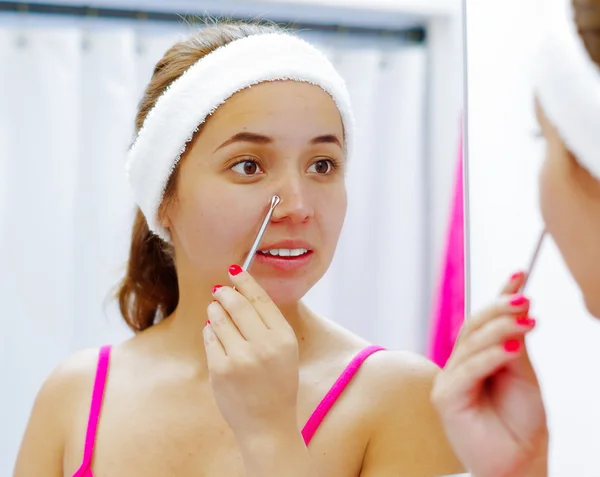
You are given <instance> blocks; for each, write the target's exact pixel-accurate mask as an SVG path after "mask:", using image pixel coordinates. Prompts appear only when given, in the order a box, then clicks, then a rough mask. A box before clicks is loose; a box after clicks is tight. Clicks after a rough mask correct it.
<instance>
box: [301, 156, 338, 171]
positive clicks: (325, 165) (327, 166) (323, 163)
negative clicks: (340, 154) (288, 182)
mask: <svg viewBox="0 0 600 477" xmlns="http://www.w3.org/2000/svg"><path fill="white" fill-rule="evenodd" d="M335 167H336V165H335V163H334V162H333V161H332V160H331V159H321V160H320V161H317V162H315V163H314V164H312V165H311V166H310V167H309V168H308V172H314V173H316V174H329V173H331V172H332V171H333V170H334V169H335Z"/></svg>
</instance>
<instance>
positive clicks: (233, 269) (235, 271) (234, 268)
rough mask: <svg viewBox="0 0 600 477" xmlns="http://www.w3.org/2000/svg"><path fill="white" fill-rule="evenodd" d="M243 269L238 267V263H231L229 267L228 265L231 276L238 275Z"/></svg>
mask: <svg viewBox="0 0 600 477" xmlns="http://www.w3.org/2000/svg"><path fill="white" fill-rule="evenodd" d="M243 271H244V270H243V269H242V267H240V266H239V265H232V266H231V267H229V273H230V274H231V275H232V276H234V277H235V276H236V275H239V274H240V273H242V272H243Z"/></svg>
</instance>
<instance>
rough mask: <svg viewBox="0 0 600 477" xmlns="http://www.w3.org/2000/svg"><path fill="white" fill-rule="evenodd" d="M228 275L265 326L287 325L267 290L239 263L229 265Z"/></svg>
mask: <svg viewBox="0 0 600 477" xmlns="http://www.w3.org/2000/svg"><path fill="white" fill-rule="evenodd" d="M229 276H230V277H231V281H232V282H233V284H234V285H235V287H236V289H237V290H238V291H239V292H240V293H241V294H242V295H243V296H244V297H245V298H246V299H247V300H248V302H249V303H250V304H251V305H252V307H253V308H254V309H255V310H256V312H257V313H258V314H259V315H260V317H261V318H262V321H263V322H264V324H265V325H266V326H267V328H271V329H273V328H277V327H281V325H283V324H285V325H287V321H286V320H285V318H284V317H283V315H282V314H281V312H280V311H279V308H277V305H275V303H273V300H271V297H270V296H269V295H268V294H267V292H266V291H265V290H264V289H263V288H262V287H261V286H260V285H259V284H258V283H257V282H256V280H254V278H253V277H252V276H251V275H250V274H249V273H248V272H247V271H245V270H243V269H242V268H241V267H240V266H239V265H232V266H231V267H229ZM232 316H233V315H232Z"/></svg>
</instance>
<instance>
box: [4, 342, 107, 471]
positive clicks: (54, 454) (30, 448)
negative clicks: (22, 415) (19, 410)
mask: <svg viewBox="0 0 600 477" xmlns="http://www.w3.org/2000/svg"><path fill="white" fill-rule="evenodd" d="M96 353H97V352H96V351H85V352H81V353H78V354H76V355H74V356H72V357H70V358H68V359H67V360H65V362H64V363H62V364H61V365H60V366H58V367H57V368H56V369H55V370H54V371H53V372H52V373H51V374H50V376H49V377H48V378H47V379H46V381H45V382H44V384H43V385H42V387H41V389H40V391H39V392H38V395H37V396H36V399H35V402H34V405H33V409H32V411H31V415H30V416H29V421H28V423H27V427H26V429H25V434H24V436H23V439H22V442H21V447H20V449H19V452H18V455H17V461H16V464H15V468H14V471H13V477H39V476H42V475H43V476H45V477H62V476H63V473H64V469H63V454H64V443H65V438H66V435H67V429H68V428H69V424H70V422H71V420H70V415H71V410H72V409H73V406H74V403H75V402H76V400H77V396H80V395H81V393H80V390H81V388H82V386H86V387H89V386H91V380H92V379H93V372H92V371H93V369H94V366H95V364H94V363H95V361H94V360H95V355H96ZM86 368H87V369H86ZM81 378H84V379H81ZM88 392H89V390H88Z"/></svg>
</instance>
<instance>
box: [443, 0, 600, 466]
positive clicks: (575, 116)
mask: <svg viewBox="0 0 600 477" xmlns="http://www.w3.org/2000/svg"><path fill="white" fill-rule="evenodd" d="M573 11H574V21H571V20H569V21H564V22H563V23H559V24H558V25H556V27H555V28H553V29H552V30H553V31H552V35H551V36H550V37H549V38H548V39H547V40H546V41H545V42H544V45H543V48H542V49H541V50H540V52H539V54H538V57H537V58H536V59H535V71H534V73H535V74H534V79H535V86H536V109H537V116H538V121H539V124H540V127H541V131H542V135H543V137H544V138H545V140H546V144H547V148H546V159H545V162H544V165H543V169H542V174H541V177H540V205H541V210H542V215H543V218H544V222H545V224H546V230H547V232H548V233H549V234H550V235H551V236H552V238H553V239H554V241H555V242H556V244H557V246H558V248H559V249H560V252H561V253H562V256H563V258H564V260H565V263H566V264H567V267H568V268H569V270H570V272H571V273H572V275H573V277H574V278H575V280H576V282H577V284H578V285H579V288H580V289H581V293H582V294H583V297H584V300H585V303H586V306H587V309H588V310H589V312H590V313H591V314H592V315H593V316H595V317H596V318H600V245H599V244H600V134H599V133H600V0H573ZM524 279H525V276H524V274H523V273H516V274H515V275H514V276H513V277H512V279H511V280H510V281H509V282H508V283H507V284H506V285H505V287H504V290H503V292H502V296H501V297H500V298H499V299H498V301H497V302H495V303H493V304H492V305H490V306H489V307H488V308H487V309H485V310H483V311H482V312H481V313H479V314H477V315H475V316H474V317H473V318H471V319H470V320H468V321H467V323H466V325H465V327H464V329H463V331H462V333H461V337H460V339H459V342H458V343H457V345H456V348H455V350H454V352H453V355H452V357H451V359H450V360H449V362H448V366H447V367H446V368H445V369H444V371H443V372H442V373H440V375H439V376H438V378H437V380H436V385H435V388H434V392H433V401H434V402H435V404H436V407H437V409H438V411H439V413H440V415H441V417H442V420H443V422H444V425H445V428H446V431H447V434H448V437H449V438H450V440H451V443H452V446H453V448H454V450H455V451H456V454H457V455H458V456H459V457H460V459H461V460H462V462H463V464H465V466H466V467H467V468H468V469H469V470H470V471H471V472H472V475H473V476H474V477H509V476H510V477H525V476H526V477H538V476H540V477H541V476H544V477H545V476H546V475H547V453H548V430H547V427H546V416H545V412H544V406H543V402H542V398H541V393H540V388H539V384H538V381H537V379H536V376H535V372H534V370H533V368H532V366H531V363H530V361H529V359H528V356H527V349H526V346H525V342H524V337H525V336H526V334H527V333H528V332H529V331H531V330H532V329H533V327H534V325H535V321H534V320H532V319H530V318H529V317H528V316H527V311H528V309H529V302H528V299H527V298H526V297H524V296H521V295H519V294H518V293H517V292H518V290H519V289H520V287H521V285H522V284H523V280H524Z"/></svg>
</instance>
